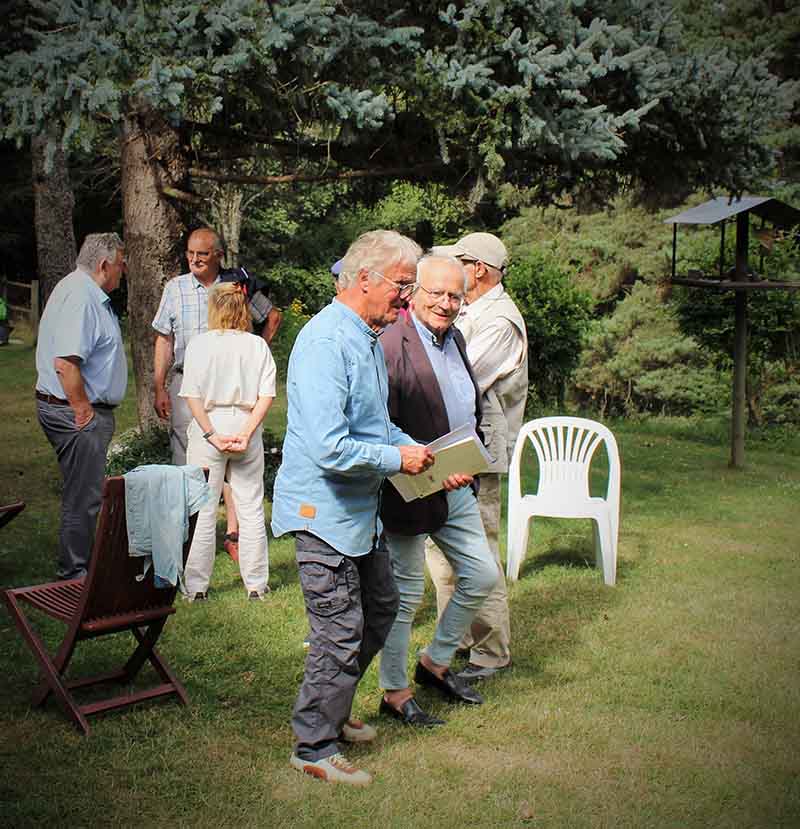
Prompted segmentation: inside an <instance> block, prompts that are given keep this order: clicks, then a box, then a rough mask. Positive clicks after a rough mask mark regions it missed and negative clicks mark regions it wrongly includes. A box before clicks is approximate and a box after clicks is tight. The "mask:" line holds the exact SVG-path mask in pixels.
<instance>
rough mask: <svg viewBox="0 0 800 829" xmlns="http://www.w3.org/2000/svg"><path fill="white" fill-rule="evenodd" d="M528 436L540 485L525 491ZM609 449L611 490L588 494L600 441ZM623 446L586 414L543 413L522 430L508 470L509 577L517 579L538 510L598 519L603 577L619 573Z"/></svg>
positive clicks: (609, 578) (609, 581) (609, 580)
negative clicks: (522, 465) (523, 466)
mask: <svg viewBox="0 0 800 829" xmlns="http://www.w3.org/2000/svg"><path fill="white" fill-rule="evenodd" d="M527 440H530V442H531V443H532V444H533V448H534V449H535V450H536V456H537V458H538V460H539V491H538V492H537V493H536V494H532V495H523V494H522V492H521V477H520V460H521V458H522V451H523V449H524V448H525V443H526V441H527ZM603 443H604V444H605V447H606V454H607V455H608V465H609V471H608V491H607V492H606V497H605V498H597V497H595V498H593V497H591V496H590V495H589V467H590V466H591V463H592V457H593V456H594V453H595V451H596V450H597V448H598V446H600V445H601V444H603ZM619 492H620V464H619V450H618V449H617V442H616V440H615V439H614V435H612V434H611V432H610V431H609V430H608V429H607V428H606V427H605V426H603V425H602V423H596V422H595V421H594V420H586V419H585V418H582V417H542V418H539V419H538V420H531V421H530V422H529V423H526V424H525V425H524V426H523V427H522V429H521V430H520V433H519V436H518V437H517V442H516V444H515V445H514V454H513V456H512V458H511V465H510V467H509V470H508V548H507V553H506V556H507V557H506V578H507V579H508V580H509V581H516V580H517V578H518V577H519V568H520V564H521V563H522V559H523V558H524V557H525V553H526V551H527V549H528V535H529V532H530V525H531V523H532V518H533V516H535V515H539V516H544V517H548V518H591V519H592V520H593V521H594V539H595V558H596V563H597V566H598V567H602V570H603V581H605V583H606V584H609V585H612V584H614V582H615V581H616V576H617V537H618V535H619Z"/></svg>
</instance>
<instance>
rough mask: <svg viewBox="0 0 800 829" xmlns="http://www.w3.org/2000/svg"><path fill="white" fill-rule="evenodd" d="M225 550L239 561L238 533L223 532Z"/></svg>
mask: <svg viewBox="0 0 800 829" xmlns="http://www.w3.org/2000/svg"><path fill="white" fill-rule="evenodd" d="M222 546H223V547H224V548H225V552H226V553H227V554H228V555H229V556H230V557H231V558H232V559H233V560H234V561H235V562H236V563H237V564H238V563H239V533H225V540H224V541H223V542H222Z"/></svg>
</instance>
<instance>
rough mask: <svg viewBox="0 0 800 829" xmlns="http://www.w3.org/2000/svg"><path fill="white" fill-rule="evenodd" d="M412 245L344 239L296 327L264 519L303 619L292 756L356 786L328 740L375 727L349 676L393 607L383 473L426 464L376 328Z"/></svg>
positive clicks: (391, 302)
mask: <svg viewBox="0 0 800 829" xmlns="http://www.w3.org/2000/svg"><path fill="white" fill-rule="evenodd" d="M420 254H421V250H420V248H419V246H418V245H417V244H416V243H415V242H413V241H412V240H411V239H408V238H406V237H404V236H401V235H400V234H399V233H395V232H393V231H386V230H377V231H372V232H371V233H365V234H363V235H362V236H360V237H359V238H358V239H357V240H356V241H355V242H353V244H352V245H351V246H350V248H349V249H348V251H347V253H346V255H345V257H344V260H343V262H342V268H341V273H340V274H339V293H338V294H337V296H336V298H335V299H334V300H333V302H331V304H330V305H328V306H327V307H326V308H324V309H323V310H322V311H321V312H320V313H319V314H317V315H316V316H315V317H314V318H313V319H312V320H311V321H310V322H309V323H308V324H307V325H306V326H305V327H304V328H303V330H302V331H301V332H300V334H299V336H298V338H297V341H296V342H295V346H294V348H293V349H292V354H291V356H290V358H289V371H288V378H287V384H286V386H287V388H286V393H287V399H288V422H287V428H286V438H285V441H284V444H283V463H282V465H281V468H280V470H279V471H278V475H277V478H276V481H275V495H274V499H273V509H272V530H273V532H274V533H275V535H276V536H279V535H283V534H284V533H294V535H295V541H296V551H297V563H298V567H299V571H300V585H301V587H302V590H303V596H304V599H305V604H306V613H307V615H308V621H309V627H310V637H309V642H310V647H309V652H308V655H307V657H306V665H305V676H304V678H303V683H302V685H301V687H300V691H299V694H298V697H297V701H296V703H295V707H294V713H293V716H292V727H293V729H294V733H295V737H296V746H295V751H294V753H293V754H292V756H291V761H290V762H291V765H292V766H293V767H295V768H297V769H298V770H300V771H303V772H305V773H307V774H310V775H313V776H315V777H318V778H320V779H323V780H327V781H329V782H341V783H348V784H351V785H361V786H363V785H367V784H369V783H370V782H371V780H372V778H371V776H370V775H369V774H368V773H367V772H365V771H363V770H361V769H357V768H355V767H354V766H353V765H351V764H350V763H349V762H348V761H347V759H346V758H345V757H344V755H343V754H341V752H340V749H339V745H338V742H339V740H340V739H343V740H345V741H367V740H369V739H372V738H374V736H375V730H374V729H373V728H371V727H370V726H367V725H365V724H364V723H360V722H358V721H352V720H349V717H350V709H351V707H352V704H353V698H354V696H355V691H356V686H357V685H358V681H359V679H360V678H361V676H362V675H363V674H364V672H365V671H366V669H367V667H368V666H369V664H370V662H371V661H372V659H373V657H374V656H375V654H377V653H378V651H379V650H380V649H381V647H382V646H383V642H384V640H385V639H386V636H387V634H388V633H389V630H390V628H391V627H392V623H393V621H394V617H395V614H396V613H397V604H398V596H397V588H396V586H395V583H394V578H393V576H392V568H391V562H390V559H389V553H388V551H387V549H386V545H385V543H384V542H383V539H382V526H381V521H380V517H379V503H378V501H379V493H380V489H381V484H382V483H383V480H384V478H385V477H386V476H387V475H393V474H394V473H396V472H399V471H403V472H406V473H409V474H418V473H420V472H423V471H424V470H425V469H427V468H428V467H429V466H430V465H431V464H432V463H433V456H432V455H431V453H430V452H429V451H428V450H427V449H425V448H424V447H422V446H419V445H417V444H416V443H415V442H414V441H413V440H412V439H411V438H410V437H409V436H408V435H406V434H404V433H403V432H401V431H400V430H399V429H398V428H397V427H396V426H394V425H393V424H392V423H391V421H390V420H389V413H388V410H387V407H386V399H387V393H388V381H387V374H386V365H385V362H384V356H383V350H382V348H381V345H380V342H379V339H378V337H379V334H380V333H381V331H382V330H383V328H384V327H385V326H386V325H388V324H390V323H392V322H394V321H395V320H396V319H397V315H398V313H399V311H400V309H401V308H402V307H403V306H404V304H405V303H406V301H407V300H408V298H409V297H410V296H411V294H412V293H413V290H414V284H415V279H416V264H417V260H418V259H419V256H420Z"/></svg>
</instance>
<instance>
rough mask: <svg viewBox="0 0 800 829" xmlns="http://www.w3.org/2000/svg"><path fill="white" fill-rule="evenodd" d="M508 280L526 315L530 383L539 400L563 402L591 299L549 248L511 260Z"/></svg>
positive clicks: (586, 326)
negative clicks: (577, 285) (574, 281)
mask: <svg viewBox="0 0 800 829" xmlns="http://www.w3.org/2000/svg"><path fill="white" fill-rule="evenodd" d="M503 284H504V285H505V287H506V288H507V290H508V292H509V294H510V295H511V296H512V297H513V299H514V302H516V304H517V307H518V308H519V310H520V313H521V314H522V317H523V319H524V320H525V326H526V328H527V334H528V377H529V385H530V389H531V392H532V393H533V396H534V397H535V400H536V403H537V404H539V405H549V404H553V403H561V404H563V402H564V392H565V389H566V384H567V381H568V379H569V377H570V375H571V374H572V371H573V369H574V368H575V366H576V365H577V364H578V359H579V357H580V353H581V347H582V345H583V341H584V338H585V335H586V332H587V329H588V326H589V318H590V312H591V305H592V302H591V299H590V297H589V295H588V294H587V293H585V292H584V291H582V290H580V289H579V288H576V287H575V286H574V285H572V283H571V282H570V279H569V277H568V275H567V274H566V272H565V271H563V270H562V269H561V268H560V267H559V266H558V264H557V262H556V260H555V259H554V258H553V257H552V256H551V255H549V254H548V253H546V252H533V253H531V254H529V255H528V256H526V257H525V258H522V259H519V260H515V261H514V262H512V264H511V266H510V267H509V271H508V274H507V276H506V277H505V279H504V280H503Z"/></svg>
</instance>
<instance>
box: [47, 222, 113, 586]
mask: <svg viewBox="0 0 800 829" xmlns="http://www.w3.org/2000/svg"><path fill="white" fill-rule="evenodd" d="M124 272H125V258H124V246H123V243H122V240H121V239H120V238H119V236H117V234H116V233H92V234H90V235H89V236H87V237H86V239H85V240H84V243H83V245H82V247H81V250H80V253H79V254H78V261H77V263H76V268H75V270H74V271H73V272H72V273H70V274H68V275H67V276H65V277H64V278H63V279H62V280H61V281H60V282H59V283H58V284H57V285H56V287H55V289H54V290H53V293H52V294H51V295H50V298H49V299H48V301H47V305H46V306H45V309H44V314H42V320H41V323H40V324H39V339H38V343H37V346H36V371H37V378H36V407H37V414H38V417H39V423H40V424H41V426H42V429H43V430H44V433H45V435H46V436H47V439H48V440H49V441H50V443H51V444H52V446H53V448H54V449H55V450H56V455H57V456H58V464H59V467H60V468H61V475H62V477H63V479H64V487H63V496H62V500H61V529H60V534H59V565H58V576H59V578H62V579H71V578H77V577H79V576H82V575H84V574H85V573H86V570H87V569H88V566H89V557H90V555H91V552H92V546H93V544H94V529H95V523H96V521H97V513H98V511H99V509H100V500H101V493H102V485H103V475H104V472H105V463H106V452H107V450H108V444H109V443H110V442H111V436H112V435H113V434H114V412H113V410H114V408H115V407H116V406H117V405H118V404H119V403H120V402H121V401H122V399H123V398H124V397H125V389H126V387H127V383H128V363H127V360H126V358H125V349H124V347H123V344H122V334H121V333H120V328H119V321H118V320H117V315H116V314H115V313H114V310H113V309H112V307H111V300H110V298H109V296H108V295H109V294H110V293H111V291H114V290H116V288H118V287H119V283H120V280H121V279H122V275H123V273H124Z"/></svg>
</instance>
